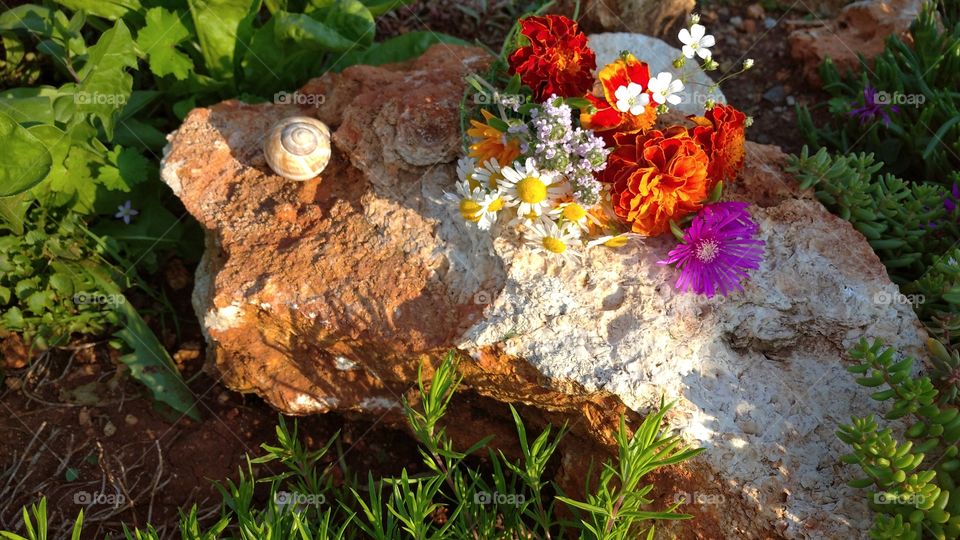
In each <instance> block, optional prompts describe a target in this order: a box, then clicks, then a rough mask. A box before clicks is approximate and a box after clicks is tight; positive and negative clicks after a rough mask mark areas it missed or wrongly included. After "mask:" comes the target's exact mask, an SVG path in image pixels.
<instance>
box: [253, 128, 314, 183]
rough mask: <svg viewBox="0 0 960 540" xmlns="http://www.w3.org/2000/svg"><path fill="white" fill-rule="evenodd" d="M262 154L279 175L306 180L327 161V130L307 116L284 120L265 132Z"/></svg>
mask: <svg viewBox="0 0 960 540" xmlns="http://www.w3.org/2000/svg"><path fill="white" fill-rule="evenodd" d="M263 154H264V157H266V159H267V164H268V165H270V168H271V169H273V172H275V173H277V174H279V175H280V176H282V177H284V178H289V179H290V180H309V179H311V178H313V177H315V176H317V175H318V174H320V172H321V171H323V169H324V168H325V167H326V166H327V163H329V162H330V128H328V127H327V125H326V124H324V123H323V122H321V121H319V120H317V119H316V118H311V117H309V116H291V117H289V118H284V119H283V120H280V121H279V122H277V123H276V124H274V125H273V127H271V128H270V131H269V132H268V133H267V137H266V139H264V141H263Z"/></svg>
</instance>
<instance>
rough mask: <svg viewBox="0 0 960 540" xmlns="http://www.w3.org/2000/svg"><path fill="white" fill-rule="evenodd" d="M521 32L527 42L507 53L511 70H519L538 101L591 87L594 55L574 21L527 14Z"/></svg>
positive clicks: (580, 94) (555, 16)
mask: <svg viewBox="0 0 960 540" xmlns="http://www.w3.org/2000/svg"><path fill="white" fill-rule="evenodd" d="M520 33H521V34H523V35H524V36H526V37H527V40H528V41H529V44H528V45H525V46H523V47H520V48H519V49H517V50H515V51H513V54H511V55H510V58H509V61H510V73H511V74H515V73H519V74H520V82H522V83H523V84H525V85H527V86H529V87H530V88H531V89H533V97H534V99H536V100H537V102H543V101H544V100H545V99H547V98H548V97H550V95H551V94H556V95H558V96H560V97H580V96H582V95H584V94H586V93H587V91H588V90H590V87H591V86H592V85H593V75H592V74H591V73H592V71H593V70H594V69H596V67H597V59H596V56H595V55H594V54H593V51H592V50H590V48H589V47H587V36H586V34H584V33H583V32H581V31H580V29H579V28H578V26H577V23H576V22H574V21H572V20H570V19H569V18H567V17H564V16H563V15H546V16H544V17H527V18H525V19H523V20H521V21H520Z"/></svg>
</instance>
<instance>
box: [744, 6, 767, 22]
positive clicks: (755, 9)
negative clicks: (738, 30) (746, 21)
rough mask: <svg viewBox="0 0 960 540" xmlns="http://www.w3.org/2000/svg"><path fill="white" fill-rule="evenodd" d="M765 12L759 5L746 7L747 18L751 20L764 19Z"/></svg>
mask: <svg viewBox="0 0 960 540" xmlns="http://www.w3.org/2000/svg"><path fill="white" fill-rule="evenodd" d="M766 15H767V12H766V11H764V9H763V6H761V5H760V4H750V5H749V6H747V17H750V18H751V19H762V18H764V17H766Z"/></svg>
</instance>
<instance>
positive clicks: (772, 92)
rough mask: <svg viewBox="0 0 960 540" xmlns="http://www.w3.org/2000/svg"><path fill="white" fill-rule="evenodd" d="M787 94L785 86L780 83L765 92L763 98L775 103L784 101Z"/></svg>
mask: <svg viewBox="0 0 960 540" xmlns="http://www.w3.org/2000/svg"><path fill="white" fill-rule="evenodd" d="M786 96H787V91H786V89H784V88H783V85H782V84H778V85H776V86H774V87H772V88H770V89H769V90H767V91H766V92H764V93H763V99H764V100H765V101H769V102H770V103H773V104H774V105H776V104H780V103H783V100H784V98H785V97H786Z"/></svg>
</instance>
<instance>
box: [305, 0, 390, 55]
mask: <svg viewBox="0 0 960 540" xmlns="http://www.w3.org/2000/svg"><path fill="white" fill-rule="evenodd" d="M309 15H310V16H311V17H312V18H314V19H316V20H318V21H320V22H322V23H323V24H325V25H326V26H328V27H330V28H332V29H334V30H336V31H337V33H338V34H340V35H341V36H343V37H345V38H346V39H348V40H350V41H352V42H353V46H354V47H359V48H365V47H368V46H369V45H370V44H372V43H373V37H374V35H375V34H376V30H377V25H376V22H374V20H373V15H371V14H370V10H369V9H367V7H366V6H364V5H363V3H362V2H360V1H359V0H335V1H333V2H330V3H329V5H328V6H326V7H323V8H321V9H318V10H315V11H311V12H310V13H309Z"/></svg>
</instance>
